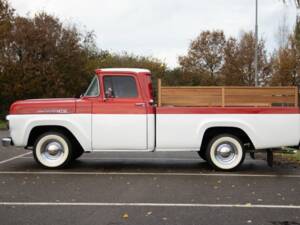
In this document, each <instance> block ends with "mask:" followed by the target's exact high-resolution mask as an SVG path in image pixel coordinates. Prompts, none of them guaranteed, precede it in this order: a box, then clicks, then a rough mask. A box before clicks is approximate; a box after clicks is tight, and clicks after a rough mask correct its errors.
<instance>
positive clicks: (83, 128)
mask: <svg viewBox="0 0 300 225" xmlns="http://www.w3.org/2000/svg"><path fill="white" fill-rule="evenodd" d="M9 121H10V129H11V130H10V132H11V137H12V139H13V141H14V144H15V145H16V146H17V147H25V146H26V145H27V143H28V139H29V135H30V132H31V131H32V129H33V128H35V127H38V126H61V127H64V128H66V129H68V130H69V131H70V132H71V133H72V134H73V135H74V137H76V138H77V140H78V142H79V143H80V144H81V146H82V147H83V149H84V150H85V151H91V150H92V146H91V116H90V115H78V114H67V115H11V116H9Z"/></svg>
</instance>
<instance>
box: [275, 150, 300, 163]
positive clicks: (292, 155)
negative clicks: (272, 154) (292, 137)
mask: <svg viewBox="0 0 300 225" xmlns="http://www.w3.org/2000/svg"><path fill="white" fill-rule="evenodd" d="M280 156H281V157H283V158H286V159H290V160H292V161H297V162H299V163H300V150H298V151H296V152H295V151H294V150H293V149H289V148H288V149H286V151H285V152H283V153H280Z"/></svg>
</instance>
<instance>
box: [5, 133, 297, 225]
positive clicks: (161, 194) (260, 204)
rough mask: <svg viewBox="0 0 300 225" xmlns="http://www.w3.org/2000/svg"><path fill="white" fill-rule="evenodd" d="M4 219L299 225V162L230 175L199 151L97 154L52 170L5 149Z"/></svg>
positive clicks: (259, 165)
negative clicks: (216, 168)
mask: <svg viewBox="0 0 300 225" xmlns="http://www.w3.org/2000/svg"><path fill="white" fill-rule="evenodd" d="M7 135H8V134H7V132H6V131H0V137H4V136H7ZM0 224H5V225H6V224H18V225H19V224H22V225H25V224H49V225H53V224H72V225H77V224H109V225H117V224H139V225H140V224H153V225H154V224H155V225H157V224H170V225H176V224H178V225H179V224H180V225H183V224H195V225H198V224H214V225H216V224H230V225H233V224H275V225H277V224H278V225H279V224H280V225H281V224H285V225H286V224H290V225H295V224H300V167H299V166H297V165H295V164H289V163H285V164H282V165H280V166H279V165H275V167H274V168H269V167H268V166H267V164H266V162H265V161H264V160H252V159H250V158H249V159H248V158H247V159H246V161H245V163H244V165H243V166H242V167H241V168H240V169H239V170H238V171H236V172H230V173H223V172H216V171H213V170H212V169H211V168H210V167H209V166H208V165H207V163H206V162H204V161H203V160H201V159H200V158H199V157H198V155H197V154H196V153H94V154H86V155H84V156H83V157H81V158H80V159H78V160H77V161H76V162H75V163H74V164H73V165H72V167H70V168H67V169H63V170H45V169H42V168H40V167H39V166H38V165H37V164H36V163H35V161H34V159H33V157H32V154H31V152H30V151H25V150H23V149H16V148H14V147H9V148H7V149H4V148H3V147H1V149H0Z"/></svg>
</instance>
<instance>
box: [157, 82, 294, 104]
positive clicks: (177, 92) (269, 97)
mask: <svg viewBox="0 0 300 225" xmlns="http://www.w3.org/2000/svg"><path fill="white" fill-rule="evenodd" d="M158 106H203V107H204V106H207V107H276V106H278V107H280V106H286V107H288V106H290V107H298V88H297V87H163V86H162V85H161V80H158Z"/></svg>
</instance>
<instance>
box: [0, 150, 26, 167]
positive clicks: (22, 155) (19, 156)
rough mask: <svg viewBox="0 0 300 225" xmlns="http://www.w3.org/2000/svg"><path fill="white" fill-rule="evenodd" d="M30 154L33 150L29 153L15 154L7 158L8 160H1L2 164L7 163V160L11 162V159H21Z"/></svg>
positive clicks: (0, 163)
mask: <svg viewBox="0 0 300 225" xmlns="http://www.w3.org/2000/svg"><path fill="white" fill-rule="evenodd" d="M29 154H32V152H27V153H24V154H21V155H17V156H14V157H12V158H9V159H6V160H3V161H0V165H2V164H4V163H7V162H10V161H13V160H15V159H19V158H22V157H24V156H26V155H29Z"/></svg>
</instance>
